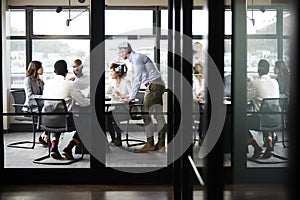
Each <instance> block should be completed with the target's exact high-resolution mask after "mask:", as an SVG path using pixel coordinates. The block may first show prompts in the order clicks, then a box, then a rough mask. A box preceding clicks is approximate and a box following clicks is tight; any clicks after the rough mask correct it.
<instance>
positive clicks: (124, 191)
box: [0, 185, 288, 200]
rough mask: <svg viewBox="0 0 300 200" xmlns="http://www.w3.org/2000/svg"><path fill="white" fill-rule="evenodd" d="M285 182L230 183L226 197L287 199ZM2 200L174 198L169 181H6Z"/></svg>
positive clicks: (197, 195)
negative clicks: (102, 183)
mask: <svg viewBox="0 0 300 200" xmlns="http://www.w3.org/2000/svg"><path fill="white" fill-rule="evenodd" d="M204 191H205V188H203V187H200V186H199V187H195V189H194V192H193V197H194V199H198V200H204V199H206V198H205V192H204ZM287 194H288V192H287V190H286V188H285V187H284V186H282V185H227V186H225V191H224V200H258V199H263V200H285V199H287ZM0 199H1V200H54V199H55V200H69V199H70V200H172V199H174V193H173V187H172V186H168V185H4V186H1V189H0Z"/></svg>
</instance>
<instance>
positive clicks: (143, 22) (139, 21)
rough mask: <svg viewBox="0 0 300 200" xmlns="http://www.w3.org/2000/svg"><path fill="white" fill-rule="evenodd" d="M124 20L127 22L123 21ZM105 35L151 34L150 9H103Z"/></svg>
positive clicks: (151, 15)
mask: <svg viewBox="0 0 300 200" xmlns="http://www.w3.org/2000/svg"><path fill="white" fill-rule="evenodd" d="M124 20H126V21H128V22H129V23H124ZM105 34H106V35H118V34H121V35H152V34H153V11H152V10H105Z"/></svg>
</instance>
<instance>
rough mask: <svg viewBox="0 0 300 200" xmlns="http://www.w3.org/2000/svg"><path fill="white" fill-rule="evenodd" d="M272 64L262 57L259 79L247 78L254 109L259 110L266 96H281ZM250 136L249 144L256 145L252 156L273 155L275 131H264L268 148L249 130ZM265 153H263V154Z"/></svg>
mask: <svg viewBox="0 0 300 200" xmlns="http://www.w3.org/2000/svg"><path fill="white" fill-rule="evenodd" d="M269 68H270V64H269V62H268V61H267V60H265V59H261V60H260V61H259V62H258V71H257V72H258V75H259V79H257V80H254V79H253V78H252V77H249V78H248V79H247V81H248V89H247V101H248V102H252V105H253V107H254V110H259V109H260V106H261V102H262V100H263V99H264V98H278V97H279V85H278V82H277V81H276V80H275V79H272V78H271V77H270V75H269ZM253 117H255V115H249V116H247V118H248V120H251V118H252V119H253ZM248 134H249V138H248V141H247V144H248V145H252V146H253V147H254V154H253V156H252V158H270V157H271V156H272V155H273V151H274V143H275V142H276V140H277V139H276V135H275V134H274V132H268V131H263V139H264V141H265V145H266V150H265V152H263V149H262V148H261V147H260V146H259V145H258V143H257V142H256V140H255V139H254V138H253V135H252V134H251V132H250V131H248ZM262 154H263V155H262Z"/></svg>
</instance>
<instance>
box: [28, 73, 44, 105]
mask: <svg viewBox="0 0 300 200" xmlns="http://www.w3.org/2000/svg"><path fill="white" fill-rule="evenodd" d="M24 90H25V95H26V100H25V102H24V104H25V105H36V102H35V101H34V98H35V97H37V96H39V95H42V94H43V90H44V82H43V81H42V80H41V82H40V86H38V84H37V83H36V82H35V80H34V79H33V78H32V77H31V76H29V77H26V78H25V79H24Z"/></svg>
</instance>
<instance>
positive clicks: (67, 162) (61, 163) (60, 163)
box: [33, 139, 84, 165]
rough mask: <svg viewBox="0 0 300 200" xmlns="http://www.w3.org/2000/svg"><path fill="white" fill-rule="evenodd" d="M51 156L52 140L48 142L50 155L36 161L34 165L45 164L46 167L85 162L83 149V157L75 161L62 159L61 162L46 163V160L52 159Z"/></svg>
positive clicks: (82, 150)
mask: <svg viewBox="0 0 300 200" xmlns="http://www.w3.org/2000/svg"><path fill="white" fill-rule="evenodd" d="M82 147H83V146H82ZM50 154H51V143H50V139H49V140H48V154H47V155H45V156H42V157H39V158H36V159H34V160H33V163H35V164H44V165H70V164H72V163H75V162H78V161H80V160H83V156H84V149H83V148H81V156H80V157H79V158H74V159H73V160H65V159H60V160H59V161H60V162H45V161H44V160H46V159H49V158H51V155H50ZM51 159H52V158H51Z"/></svg>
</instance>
